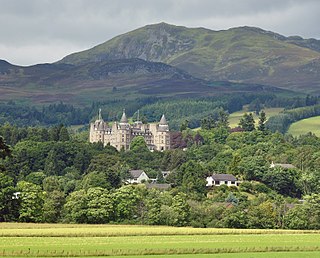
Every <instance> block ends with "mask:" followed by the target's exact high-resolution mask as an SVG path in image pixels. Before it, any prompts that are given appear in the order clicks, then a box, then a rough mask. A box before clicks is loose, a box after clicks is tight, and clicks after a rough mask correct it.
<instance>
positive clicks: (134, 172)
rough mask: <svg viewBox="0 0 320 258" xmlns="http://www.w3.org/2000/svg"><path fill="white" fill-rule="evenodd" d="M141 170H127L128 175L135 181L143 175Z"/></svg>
mask: <svg viewBox="0 0 320 258" xmlns="http://www.w3.org/2000/svg"><path fill="white" fill-rule="evenodd" d="M143 172H144V171H143V170H140V169H139V170H129V173H130V175H131V176H132V178H133V179H137V178H139V176H141V174H142V173H143Z"/></svg>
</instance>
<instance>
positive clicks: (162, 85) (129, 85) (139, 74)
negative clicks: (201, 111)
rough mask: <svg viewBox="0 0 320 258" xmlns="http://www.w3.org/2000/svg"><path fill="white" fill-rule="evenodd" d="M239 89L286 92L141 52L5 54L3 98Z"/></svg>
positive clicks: (99, 97) (82, 98) (47, 99)
mask: <svg viewBox="0 0 320 258" xmlns="http://www.w3.org/2000/svg"><path fill="white" fill-rule="evenodd" d="M235 92H242V93H243V92H255V93H259V92H262V93H266V92H267V93H270V92H273V93H286V92H284V91H282V90H279V89H278V88H275V87H269V86H262V85H255V84H238V83H232V82H209V81H205V80H202V79H198V78H195V77H193V76H191V75H189V74H188V73H187V72H185V71H182V70H180V69H178V68H176V67H173V66H170V65H167V64H164V63H159V62H150V61H145V60H142V59H137V58H131V59H116V60H107V61H97V62H87V63H86V62H83V63H81V64H64V63H56V64H39V65H34V66H29V67H22V66H15V65H12V64H9V63H8V62H6V61H3V60H0V100H2V101H8V100H19V101H23V102H27V103H30V104H37V103H51V102H57V101H63V102H66V103H73V104H77V105H83V104H84V105H86V104H90V103H91V102H93V101H108V100H114V99H126V100H130V99H136V98H141V97H150V96H152V97H201V96H202V97H203V96H213V95H218V94H226V93H235Z"/></svg>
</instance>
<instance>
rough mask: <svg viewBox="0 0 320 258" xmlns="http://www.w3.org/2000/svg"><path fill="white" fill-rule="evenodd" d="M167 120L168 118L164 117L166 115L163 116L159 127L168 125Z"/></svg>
mask: <svg viewBox="0 0 320 258" xmlns="http://www.w3.org/2000/svg"><path fill="white" fill-rule="evenodd" d="M167 124H168V123H167V120H166V117H165V116H164V114H163V115H162V117H161V119H160V123H159V125H167Z"/></svg>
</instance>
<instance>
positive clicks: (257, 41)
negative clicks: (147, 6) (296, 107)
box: [58, 23, 320, 93]
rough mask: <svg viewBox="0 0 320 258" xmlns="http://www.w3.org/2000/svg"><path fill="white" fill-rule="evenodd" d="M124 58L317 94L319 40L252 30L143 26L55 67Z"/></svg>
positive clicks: (203, 76)
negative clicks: (161, 63) (138, 59)
mask: <svg viewBox="0 0 320 258" xmlns="http://www.w3.org/2000/svg"><path fill="white" fill-rule="evenodd" d="M127 58H140V59H143V60H146V61H151V62H163V63H166V64H169V65H172V66H174V67H177V68H179V69H182V70H184V71H186V72H188V73H189V74H191V75H192V76H194V77H198V78H201V79H205V80H214V81H225V80H228V81H234V82H247V83H258V84H267V85H274V86H277V87H282V88H284V89H290V90H295V91H300V92H311V93H312V92H314V93H320V70H319V68H320V41H319V40H316V39H303V38H301V37H298V36H294V37H285V36H282V35H280V34H277V33H274V32H270V31H265V30H262V29H260V28H254V27H238V28H232V29H228V30H221V31H213V30H209V29H205V28H186V27H182V26H174V25H169V24H166V23H160V24H154V25H147V26H145V27H142V28H139V29H136V30H134V31H131V32H128V33H126V34H123V35H120V36H117V37H115V38H113V39H111V40H109V41H107V42H105V43H103V44H100V45H98V46H96V47H93V48H91V49H89V50H86V51H82V52H79V53H74V54H71V55H69V56H66V57H65V58H63V59H62V60H61V61H59V62H58V63H59V64H73V65H78V64H84V63H88V62H100V61H103V60H115V59H127Z"/></svg>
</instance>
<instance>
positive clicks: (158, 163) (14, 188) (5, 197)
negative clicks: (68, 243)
mask: <svg viewBox="0 0 320 258" xmlns="http://www.w3.org/2000/svg"><path fill="white" fill-rule="evenodd" d="M200 125H201V128H200V129H199V130H192V129H190V128H189V125H188V123H183V124H181V125H180V131H176V132H173V133H172V137H173V138H174V139H172V141H173V142H174V143H175V145H174V146H173V149H171V150H167V151H164V152H157V151H155V152H150V151H149V150H148V148H147V146H146V144H145V142H144V140H143V139H142V138H140V137H136V138H134V140H133V141H132V143H131V146H130V150H129V151H126V152H124V151H120V152H118V151H117V150H116V149H115V148H113V147H112V146H108V145H107V146H105V147H104V146H102V144H100V143H89V142H88V131H84V132H81V133H74V132H72V131H70V130H69V129H68V128H67V127H65V126H63V125H55V126H51V127H40V126H33V127H31V126H24V127H21V126H16V125H11V124H9V123H6V124H4V125H2V126H0V135H1V137H0V189H1V190H0V221H6V222H10V221H18V222H50V223H57V222H63V223H94V224H96V223H119V224H124V223H126V224H148V225H170V226H193V227H229V228H272V229H273V228H283V229H320V194H319V190H320V186H319V182H320V170H319V167H320V151H319V149H320V148H319V147H320V139H319V138H317V137H316V136H315V135H313V134H307V135H303V136H300V137H298V138H294V137H292V136H290V135H283V134H281V133H279V132H276V133H273V132H271V131H270V130H268V128H267V127H266V121H265V114H264V112H260V117H259V123H258V124H257V125H255V123H254V121H253V119H252V114H245V115H244V116H243V118H242V119H241V120H240V123H239V128H238V129H237V130H230V128H229V125H228V113H227V112H226V111H224V110H223V109H217V112H215V115H210V116H207V117H205V118H203V119H202V120H201V121H200ZM272 162H274V163H283V164H292V167H290V168H286V167H282V166H277V167H274V168H272V167H270V164H271V163H272ZM130 169H142V170H144V171H145V172H146V173H147V174H148V176H149V177H150V178H154V179H156V180H157V182H158V183H167V184H170V186H171V188H170V189H169V190H159V189H150V187H149V186H150V184H151V183H150V182H145V183H144V184H137V185H130V184H127V183H126V179H128V178H129V177H130V174H129V170H130ZM161 171H170V173H169V175H168V176H167V177H165V178H164V177H163V175H162V173H161ZM214 173H218V174H219V173H228V174H232V175H234V176H236V177H237V178H238V180H240V181H241V184H240V186H239V187H235V186H231V187H227V186H213V187H206V180H205V179H206V177H207V176H210V175H212V174H214Z"/></svg>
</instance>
